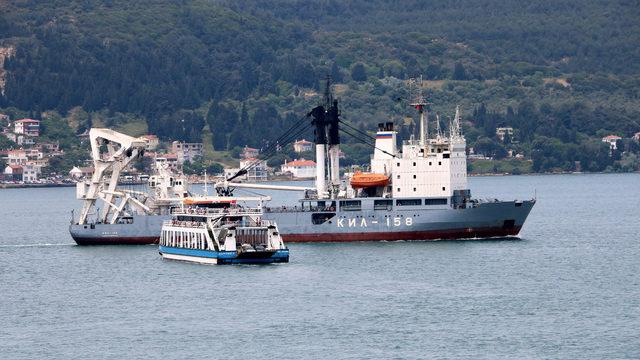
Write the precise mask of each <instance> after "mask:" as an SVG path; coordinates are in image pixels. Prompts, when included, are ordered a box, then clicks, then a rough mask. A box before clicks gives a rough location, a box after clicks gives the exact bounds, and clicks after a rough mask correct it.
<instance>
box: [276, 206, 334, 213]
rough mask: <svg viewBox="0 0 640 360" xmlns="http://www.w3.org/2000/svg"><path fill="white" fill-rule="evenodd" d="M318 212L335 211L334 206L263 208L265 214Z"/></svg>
mask: <svg viewBox="0 0 640 360" xmlns="http://www.w3.org/2000/svg"><path fill="white" fill-rule="evenodd" d="M319 211H336V208H335V206H312V207H300V206H276V207H265V209H264V212H266V213H273V212H278V213H283V212H286V213H296V212H319Z"/></svg>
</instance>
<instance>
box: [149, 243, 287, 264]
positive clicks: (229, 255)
mask: <svg viewBox="0 0 640 360" xmlns="http://www.w3.org/2000/svg"><path fill="white" fill-rule="evenodd" d="M159 250H160V252H162V253H165V254H173V255H185V256H196V257H202V258H209V259H235V258H236V257H237V253H236V252H235V251H211V250H197V249H184V248H176V247H169V246H162V245H161V246H160V248H159ZM286 257H289V249H283V250H277V251H276V252H275V253H274V254H273V255H272V256H271V257H268V258H265V259H264V260H266V261H268V260H269V259H279V258H286ZM251 260H252V261H255V260H256V259H251Z"/></svg>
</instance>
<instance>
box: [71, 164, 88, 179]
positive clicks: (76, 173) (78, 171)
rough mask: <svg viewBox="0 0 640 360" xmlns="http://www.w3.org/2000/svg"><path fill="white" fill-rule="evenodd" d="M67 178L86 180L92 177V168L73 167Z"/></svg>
mask: <svg viewBox="0 0 640 360" xmlns="http://www.w3.org/2000/svg"><path fill="white" fill-rule="evenodd" d="M69 176H70V177H71V178H74V179H83V178H84V179H88V178H90V177H91V176H93V168H92V167H77V166H74V167H73V169H71V170H70V171H69Z"/></svg>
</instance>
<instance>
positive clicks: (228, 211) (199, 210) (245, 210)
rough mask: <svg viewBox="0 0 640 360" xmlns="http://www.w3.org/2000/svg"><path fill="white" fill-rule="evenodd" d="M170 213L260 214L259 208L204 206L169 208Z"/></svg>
mask: <svg viewBox="0 0 640 360" xmlns="http://www.w3.org/2000/svg"><path fill="white" fill-rule="evenodd" d="M171 214H172V215H202V216H204V215H235V216H241V215H260V214H262V209H261V208H241V209H228V208H225V209H206V208H175V209H172V210H171Z"/></svg>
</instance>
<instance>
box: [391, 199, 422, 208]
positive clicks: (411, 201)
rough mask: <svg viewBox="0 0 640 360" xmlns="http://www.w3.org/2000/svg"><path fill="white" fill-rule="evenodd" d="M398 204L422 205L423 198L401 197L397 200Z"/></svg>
mask: <svg viewBox="0 0 640 360" xmlns="http://www.w3.org/2000/svg"><path fill="white" fill-rule="evenodd" d="M396 205H397V206H419V205H422V199H401V200H396Z"/></svg>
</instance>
